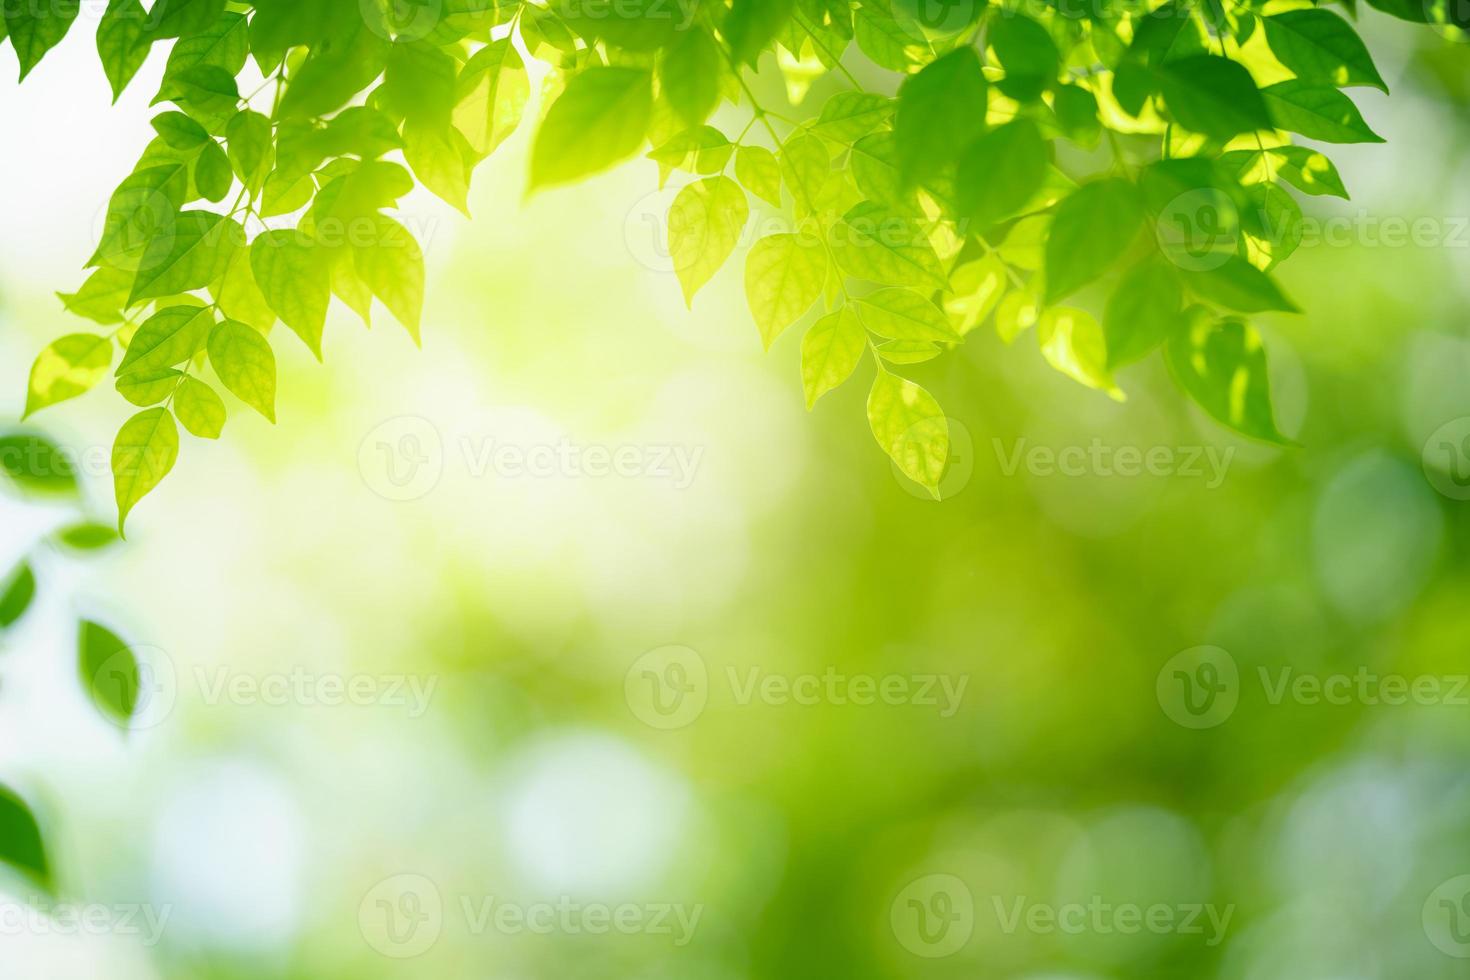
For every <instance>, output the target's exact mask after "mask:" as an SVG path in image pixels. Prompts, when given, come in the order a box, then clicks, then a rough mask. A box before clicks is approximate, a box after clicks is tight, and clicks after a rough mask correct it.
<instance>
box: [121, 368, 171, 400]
mask: <svg viewBox="0 0 1470 980" xmlns="http://www.w3.org/2000/svg"><path fill="white" fill-rule="evenodd" d="M183 376H184V373H183V372H182V371H176V370H175V369H173V368H159V369H157V370H153V371H133V372H131V373H128V374H125V375H123V376H122V377H120V378H118V379H117V393H118V394H119V395H122V396H123V397H124V398H126V399H127V400H128V401H129V402H131V403H132V404H134V405H136V406H138V407H139V408H149V407H151V406H153V405H157V404H159V403H161V402H165V401H167V400H168V396H169V395H172V394H173V393H174V389H175V388H177V387H178V386H179V379H180V378H182V377H183Z"/></svg>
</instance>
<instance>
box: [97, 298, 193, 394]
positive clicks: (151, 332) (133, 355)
mask: <svg viewBox="0 0 1470 980" xmlns="http://www.w3.org/2000/svg"><path fill="white" fill-rule="evenodd" d="M213 326H214V312H213V311H212V310H210V309H208V308H203V307H198V306H170V307H168V308H166V309H162V310H159V311H158V312H157V313H155V314H153V315H152V316H151V317H149V318H148V319H147V320H145V321H144V322H143V325H142V326H141V327H139V328H138V332H137V333H136V334H134V335H133V339H132V341H131V342H130V343H129V344H128V352H127V353H126V354H124V355H123V359H122V363H121V364H119V365H118V366H117V376H118V377H123V376H124V375H127V374H134V373H149V372H157V371H162V370H163V369H164V368H171V367H173V366H175V365H177V364H183V363H184V362H185V361H187V360H189V358H191V357H193V356H194V355H195V354H197V353H199V351H201V350H203V349H204V342H205V340H207V339H208V337H209V331H210V329H211V328H212V327H213Z"/></svg>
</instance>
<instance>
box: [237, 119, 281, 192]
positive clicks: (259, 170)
mask: <svg viewBox="0 0 1470 980" xmlns="http://www.w3.org/2000/svg"><path fill="white" fill-rule="evenodd" d="M225 141H226V143H227V145H228V146H229V148H230V153H229V158H230V165H231V167H232V168H233V170H234V172H235V175H236V176H237V177H239V178H240V183H242V184H244V185H245V186H246V187H247V188H249V191H250V193H251V195H252V196H253V195H256V194H259V193H260V189H261V188H262V187H263V186H265V178H266V175H267V174H269V173H270V171H271V167H272V166H273V165H274V163H275V154H276V150H275V138H274V132H273V130H272V128H271V121H270V120H269V119H267V118H266V117H265V116H263V115H261V114H260V113H258V112H253V111H251V110H249V109H246V110H245V111H243V112H241V113H239V114H238V115H237V116H235V118H234V119H231V120H230V125H229V126H227V127H226V128H225Z"/></svg>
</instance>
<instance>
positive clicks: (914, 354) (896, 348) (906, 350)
mask: <svg viewBox="0 0 1470 980" xmlns="http://www.w3.org/2000/svg"><path fill="white" fill-rule="evenodd" d="M944 350H945V348H943V347H941V346H939V345H938V344H936V343H933V342H931V341H928V340H885V341H883V342H882V343H880V344H878V345H877V351H878V355H879V356H880V357H882V358H883V360H885V361H887V362H888V363H889V364H923V363H924V362H925V361H932V360H934V358H936V357H938V356H939V355H940V354H943V353H944Z"/></svg>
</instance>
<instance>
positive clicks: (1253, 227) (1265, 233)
mask: <svg viewBox="0 0 1470 980" xmlns="http://www.w3.org/2000/svg"><path fill="white" fill-rule="evenodd" d="M1246 198H1247V207H1246V208H1245V209H1244V210H1243V211H1241V214H1240V229H1241V231H1243V232H1244V233H1245V240H1244V245H1245V250H1246V251H1245V255H1246V258H1247V259H1248V260H1249V261H1250V263H1251V264H1252V265H1254V266H1255V267H1256V268H1258V269H1261V270H1263V271H1270V270H1271V269H1273V268H1275V267H1276V266H1277V265H1279V264H1280V263H1282V262H1284V261H1285V260H1286V259H1287V258H1288V257H1290V255H1291V253H1292V252H1295V251H1296V249H1297V246H1298V245H1300V244H1301V243H1302V237H1303V235H1304V233H1305V228H1304V227H1303V220H1302V208H1301V205H1300V204H1298V203H1297V202H1296V198H1294V197H1292V196H1291V195H1290V194H1288V193H1287V192H1286V191H1285V190H1284V189H1283V188H1282V187H1281V185H1280V184H1254V185H1252V186H1251V187H1249V188H1247V190H1246Z"/></svg>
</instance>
